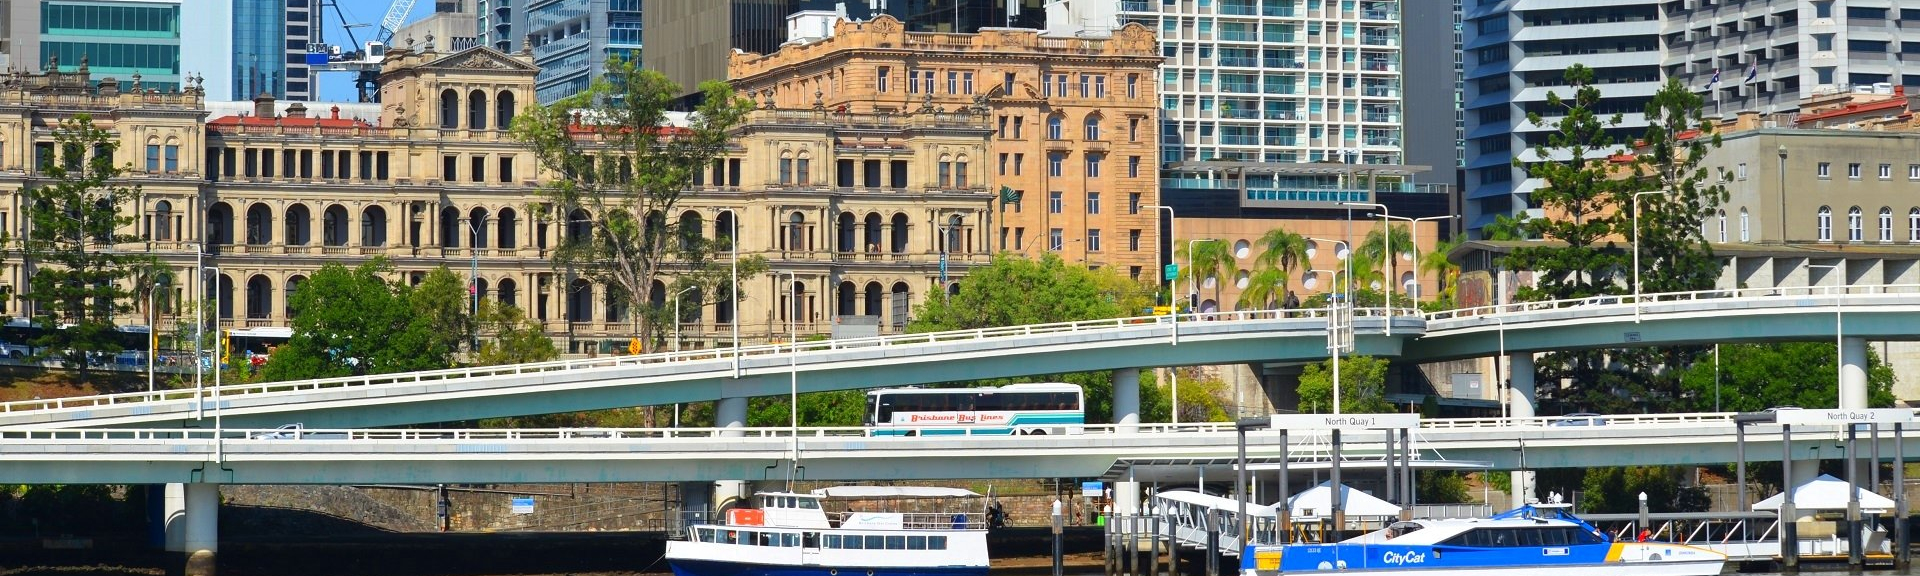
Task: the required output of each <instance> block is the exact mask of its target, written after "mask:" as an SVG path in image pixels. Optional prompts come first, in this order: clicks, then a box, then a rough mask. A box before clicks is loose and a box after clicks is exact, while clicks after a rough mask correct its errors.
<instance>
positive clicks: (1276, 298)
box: [1234, 228, 1307, 310]
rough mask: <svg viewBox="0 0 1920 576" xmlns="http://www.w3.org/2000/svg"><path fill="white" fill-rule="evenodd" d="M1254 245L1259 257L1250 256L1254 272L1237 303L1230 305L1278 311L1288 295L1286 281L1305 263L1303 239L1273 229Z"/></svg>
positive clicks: (1286, 231)
mask: <svg viewBox="0 0 1920 576" xmlns="http://www.w3.org/2000/svg"><path fill="white" fill-rule="evenodd" d="M1254 246H1256V247H1258V248H1259V249H1260V255H1259V256H1255V257H1254V260H1253V264H1254V273H1253V275H1252V277H1250V278H1248V279H1247V289H1246V290H1243V291H1241V292H1240V301H1239V302H1236V303H1234V307H1235V308H1238V309H1243V310H1244V309H1249V308H1267V309H1273V308H1279V307H1280V306H1281V305H1282V304H1284V303H1285V302H1286V298H1287V294H1290V293H1291V292H1290V291H1288V290H1287V286H1288V281H1289V280H1290V279H1292V278H1293V274H1294V272H1295V270H1297V269H1298V268H1299V267H1300V265H1301V263H1304V262H1306V261H1307V237H1305V236H1301V235H1299V234H1296V233H1294V232H1292V231H1290V230H1287V229H1285V228H1274V229H1272V230H1268V231H1267V233H1266V234H1262V235H1261V236H1260V239H1259V240H1256V241H1254Z"/></svg>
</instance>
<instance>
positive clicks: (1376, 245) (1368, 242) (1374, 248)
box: [1353, 222, 1413, 293]
mask: <svg viewBox="0 0 1920 576" xmlns="http://www.w3.org/2000/svg"><path fill="white" fill-rule="evenodd" d="M1387 230H1389V231H1390V232H1389V233H1390V234H1392V235H1393V236H1392V237H1391V238H1392V242H1391V243H1390V244H1392V245H1393V252H1394V259H1395V260H1398V259H1399V257H1400V255H1402V254H1406V253H1407V252H1408V251H1411V250H1413V233H1412V232H1410V231H1408V230H1407V229H1406V228H1403V227H1401V226H1400V225H1399V223H1397V222H1396V223H1391V224H1390V225H1389V226H1387ZM1383 243H1386V242H1385V241H1384V240H1382V237H1381V235H1380V229H1379V228H1374V229H1372V230H1368V231H1367V237H1366V239H1364V240H1361V241H1360V249H1359V250H1356V251H1354V260H1353V276H1354V279H1355V280H1358V281H1359V282H1360V283H1359V286H1362V287H1365V286H1370V285H1372V284H1376V283H1377V284H1379V285H1380V290H1381V291H1382V292H1386V293H1391V292H1393V291H1394V287H1393V282H1394V280H1392V279H1389V278H1386V271H1385V270H1382V269H1381V268H1380V265H1381V264H1382V262H1381V260H1382V259H1383V256H1384V255H1385V252H1386V250H1387V246H1385V245H1383ZM1393 268H1394V270H1400V265H1398V264H1395V265H1394V267H1393Z"/></svg>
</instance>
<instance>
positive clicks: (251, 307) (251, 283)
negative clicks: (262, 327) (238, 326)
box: [247, 275, 273, 319]
mask: <svg viewBox="0 0 1920 576" xmlns="http://www.w3.org/2000/svg"><path fill="white" fill-rule="evenodd" d="M272 315H273V282H272V281H271V280H267V277H266V276H261V275H255V276H254V277H252V278H248V279H247V318H250V319H259V318H266V317H269V316H272Z"/></svg>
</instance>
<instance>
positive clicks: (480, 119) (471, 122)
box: [467, 90, 487, 130]
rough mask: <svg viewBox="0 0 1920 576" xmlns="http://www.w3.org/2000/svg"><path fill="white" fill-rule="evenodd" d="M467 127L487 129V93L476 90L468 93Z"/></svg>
mask: <svg viewBox="0 0 1920 576" xmlns="http://www.w3.org/2000/svg"><path fill="white" fill-rule="evenodd" d="M467 128H469V129H473V130H486V129H487V93H486V92H481V91H479V90H474V91H472V92H469V93H467Z"/></svg>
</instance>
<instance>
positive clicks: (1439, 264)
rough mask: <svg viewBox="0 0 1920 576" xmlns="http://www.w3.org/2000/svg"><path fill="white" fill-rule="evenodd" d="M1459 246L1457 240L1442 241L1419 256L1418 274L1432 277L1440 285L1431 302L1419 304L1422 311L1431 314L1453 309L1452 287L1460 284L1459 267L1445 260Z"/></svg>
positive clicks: (1453, 291)
mask: <svg viewBox="0 0 1920 576" xmlns="http://www.w3.org/2000/svg"><path fill="white" fill-rule="evenodd" d="M1459 245H1460V241H1459V239H1454V240H1442V241H1440V242H1437V243H1435V244H1434V246H1433V250H1432V251H1429V252H1425V253H1422V254H1420V262H1419V266H1420V273H1421V274H1422V275H1432V276H1433V277H1434V278H1435V279H1436V280H1438V281H1439V285H1440V291H1439V292H1438V293H1436V294H1434V295H1433V300H1429V301H1427V302H1422V303H1421V304H1420V307H1421V309H1422V310H1426V311H1429V312H1433V311H1439V310H1451V309H1453V308H1454V307H1455V305H1454V293H1455V290H1454V287H1455V286H1457V285H1459V284H1460V267H1459V266H1458V265H1455V264H1454V263H1453V261H1452V260H1448V259H1447V253H1449V252H1452V251H1453V248H1454V247H1455V246H1459Z"/></svg>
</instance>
